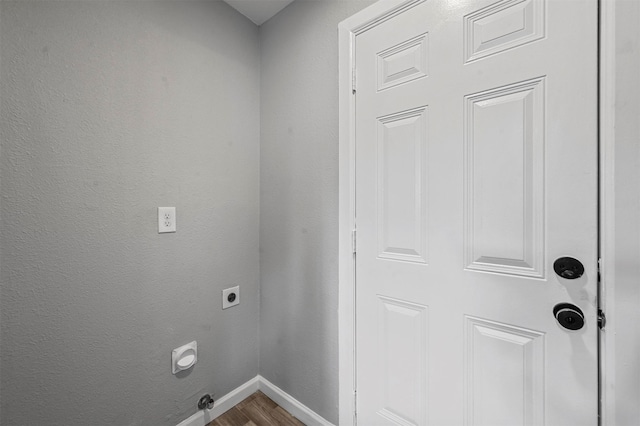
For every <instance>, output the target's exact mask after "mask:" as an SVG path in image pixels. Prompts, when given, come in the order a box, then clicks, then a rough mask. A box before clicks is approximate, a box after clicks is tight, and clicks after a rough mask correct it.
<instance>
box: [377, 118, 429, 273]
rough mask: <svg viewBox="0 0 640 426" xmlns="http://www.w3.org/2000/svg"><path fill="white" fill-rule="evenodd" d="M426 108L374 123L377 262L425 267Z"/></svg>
mask: <svg viewBox="0 0 640 426" xmlns="http://www.w3.org/2000/svg"><path fill="white" fill-rule="evenodd" d="M426 161H427V108H426V107H422V108H417V109H413V110H410V111H404V112H401V113H398V114H393V115H389V116H385V117H382V118H380V119H379V121H378V155H377V162H378V165H377V175H378V182H377V186H378V191H377V204H378V253H379V254H378V256H379V257H380V258H382V259H392V260H402V261H408V262H417V263H427V196H426V188H427V182H426V179H427V171H426Z"/></svg>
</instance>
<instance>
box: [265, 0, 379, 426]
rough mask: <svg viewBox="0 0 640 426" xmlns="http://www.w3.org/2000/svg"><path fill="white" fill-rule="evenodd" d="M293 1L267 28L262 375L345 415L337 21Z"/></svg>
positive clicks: (333, 4)
mask: <svg viewBox="0 0 640 426" xmlns="http://www.w3.org/2000/svg"><path fill="white" fill-rule="evenodd" d="M371 3H373V2H372V1H353V0H350V1H344V0H343V1H339V0H326V1H296V2H294V3H292V4H291V5H289V6H287V8H285V9H284V10H283V11H282V12H280V13H279V14H278V15H276V17H275V18H272V19H271V20H270V21H268V22H267V23H265V24H264V25H263V26H262V27H261V29H260V37H261V43H262V49H261V54H262V96H261V105H262V108H261V117H262V125H261V154H260V162H261V163H260V166H261V172H260V182H261V189H260V193H261V200H260V249H261V256H260V274H261V311H260V312H261V314H260V323H261V329H260V372H261V374H262V375H263V376H264V377H266V378H267V379H268V380H270V381H272V382H273V383H274V384H276V385H277V386H280V387H281V388H282V389H284V390H285V391H286V392H288V393H289V394H291V395H293V396H294V397H295V398H297V399H298V400H299V401H300V402H302V403H304V404H305V405H307V406H308V407H309V408H311V409H313V410H314V411H315V412H316V413H318V414H320V415H321V416H323V417H324V418H326V419H327V420H329V421H331V422H333V423H337V421H338V314H337V312H338V23H339V22H340V21H342V20H343V19H345V18H347V17H349V16H351V15H353V14H354V13H356V12H357V11H359V10H361V9H363V8H364V7H366V6H368V5H370V4H371Z"/></svg>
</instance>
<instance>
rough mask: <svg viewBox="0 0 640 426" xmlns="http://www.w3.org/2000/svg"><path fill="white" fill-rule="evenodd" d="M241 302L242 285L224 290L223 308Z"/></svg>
mask: <svg viewBox="0 0 640 426" xmlns="http://www.w3.org/2000/svg"><path fill="white" fill-rule="evenodd" d="M239 303H240V286H239V285H237V286H235V287H231V288H226V289H224V290H222V309H227V308H230V307H232V306H236V305H237V304H239Z"/></svg>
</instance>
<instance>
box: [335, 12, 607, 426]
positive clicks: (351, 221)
mask: <svg viewBox="0 0 640 426" xmlns="http://www.w3.org/2000/svg"><path fill="white" fill-rule="evenodd" d="M424 1H426V0H380V1H378V2H377V3H374V4H373V5H371V6H369V7H367V8H365V9H363V10H362V11H360V12H358V13H356V14H355V15H353V16H351V17H350V18H347V19H346V20H344V21H342V22H341V23H340V24H339V26H338V42H339V49H338V50H339V62H338V63H339V65H338V67H339V122H340V124H339V184H338V187H339V203H338V204H339V207H338V209H339V225H338V231H339V235H338V243H339V246H338V377H339V379H338V380H339V384H338V391H339V393H338V404H339V418H338V420H339V424H340V425H341V426H353V425H355V420H356V419H355V414H356V394H355V387H356V347H355V343H356V341H355V332H356V328H355V326H356V318H355V313H356V309H355V303H356V298H355V289H356V287H355V256H354V251H355V247H356V243H357V241H356V238H355V233H354V232H353V231H354V229H355V227H356V221H355V113H356V108H355V96H353V95H354V92H353V90H354V88H355V86H356V75H355V41H356V36H357V35H358V34H361V33H363V32H365V31H367V30H369V29H371V28H373V27H375V26H377V25H379V24H380V23H382V22H384V21H386V20H387V19H389V18H391V17H393V16H395V15H397V14H399V13H402V12H405V11H407V10H409V9H411V8H413V7H415V6H417V5H418V4H420V3H423V2H424ZM615 1H616V0H598V3H599V34H600V35H599V52H598V55H599V56H598V57H599V59H598V60H599V68H600V71H599V76H598V80H599V81H598V84H599V111H600V116H599V147H598V149H599V156H600V164H599V167H600V171H599V173H600V191H599V206H600V226H599V228H600V241H599V252H600V267H601V271H602V274H601V282H600V290H599V303H600V307H601V309H604V310H605V312H606V313H607V315H608V316H609V318H611V319H613V318H614V314H615V312H614V309H615V306H614V305H613V301H614V299H613V297H612V291H613V287H610V286H609V282H611V283H612V284H613V271H614V255H615V253H614V245H613V243H612V240H613V236H614V234H613V231H614V228H613V218H614V217H615V215H614V213H615V211H614V208H615V204H614V199H613V188H614V174H613V170H614V169H613V167H614V162H613V160H614V159H613V152H614V142H615V132H614V129H615ZM605 286H606V288H607V293H606V294H605V292H604V290H603V289H604V288H605ZM613 325H614V324H611V323H610V324H609V325H608V327H607V328H608V329H609V328H610V327H611V326H613ZM611 329H612V327H611ZM613 337H614V334H613V333H610V337H608V338H607V337H606V335H605V333H600V354H599V358H600V359H599V369H600V399H601V404H600V408H599V410H600V418H601V421H600V424H601V425H611V426H613V425H614V424H615V405H614V404H613V401H614V394H613V389H614V387H613V386H610V385H609V383H608V378H611V379H613V378H614V377H615V375H614V374H613V372H614V370H613V369H614V367H615V365H613V363H612V362H607V360H608V359H610V360H611V361H612V360H613V354H614V341H613Z"/></svg>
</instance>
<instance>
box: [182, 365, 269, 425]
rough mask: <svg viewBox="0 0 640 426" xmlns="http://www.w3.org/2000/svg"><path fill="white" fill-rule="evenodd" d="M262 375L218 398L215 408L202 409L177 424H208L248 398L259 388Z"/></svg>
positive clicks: (214, 404)
mask: <svg viewBox="0 0 640 426" xmlns="http://www.w3.org/2000/svg"><path fill="white" fill-rule="evenodd" d="M259 377H260V376H256V377H254V378H253V379H251V380H249V381H248V382H246V383H245V384H243V385H240V386H239V387H237V388H236V389H234V390H232V391H231V392H229V393H228V394H226V395H225V396H223V397H221V398H220V399H218V400H216V401H215V402H214V403H213V408H212V409H210V410H208V409H207V410H200V411H198V412H197V413H195V414H194V415H193V416H191V417H189V418H188V419H186V420H183V421H182V422H180V423H178V425H177V426H206V425H207V424H208V423H209V422H211V421H212V420H214V419H216V418H217V417H220V416H221V415H223V414H224V413H226V412H227V411H229V410H230V409H231V408H233V407H235V406H236V405H237V404H238V403H240V402H242V400H243V399H245V398H247V397H248V396H249V395H251V394H252V393H254V392H256V391H257V390H258V389H259V383H258V380H259Z"/></svg>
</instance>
